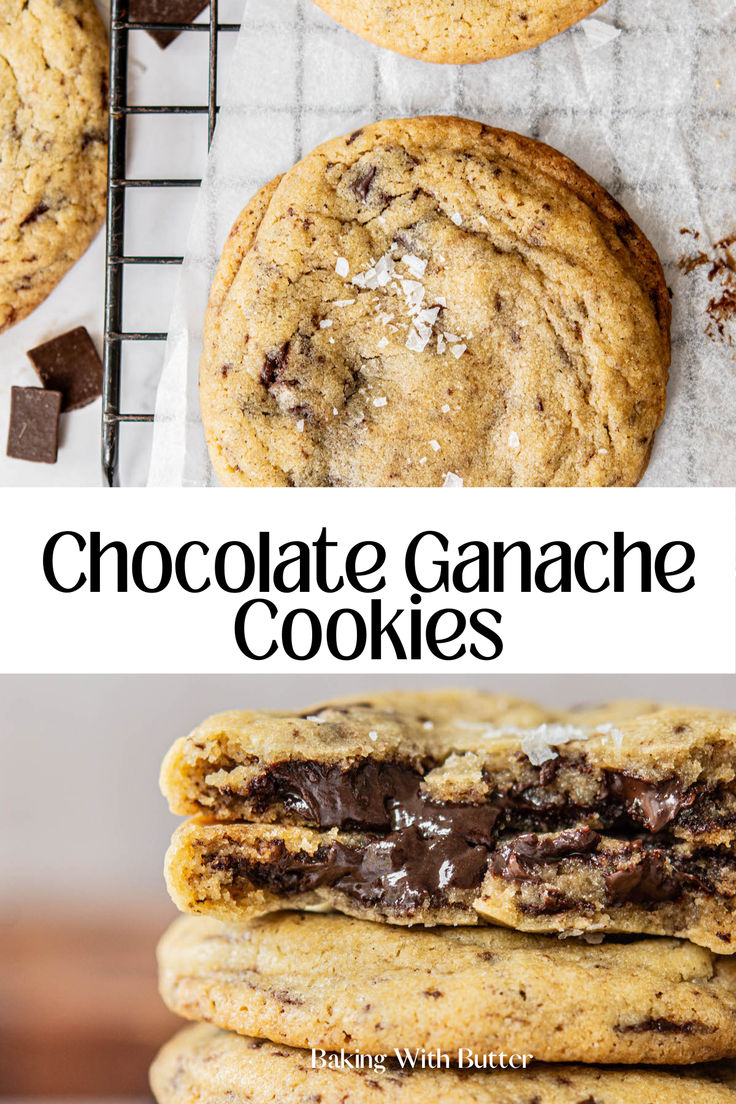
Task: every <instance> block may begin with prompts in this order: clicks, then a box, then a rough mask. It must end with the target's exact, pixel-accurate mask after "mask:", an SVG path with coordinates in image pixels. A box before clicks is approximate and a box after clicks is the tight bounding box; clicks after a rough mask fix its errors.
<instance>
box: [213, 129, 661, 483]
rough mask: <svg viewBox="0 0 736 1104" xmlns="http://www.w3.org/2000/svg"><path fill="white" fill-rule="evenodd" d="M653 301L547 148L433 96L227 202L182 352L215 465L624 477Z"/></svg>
mask: <svg viewBox="0 0 736 1104" xmlns="http://www.w3.org/2000/svg"><path fill="white" fill-rule="evenodd" d="M669 319H670V307H669V298H668V294H667V289H666V286H665V283H664V278H663V274H662V269H661V266H660V264H659V261H658V259H657V256H656V254H655V252H654V250H653V248H652V246H651V245H650V244H649V243H648V241H647V240H646V238H645V237H644V235H643V234H642V233H641V231H640V230H639V229H638V228H637V227H636V226H635V225H634V223H633V222H632V221H631V219H630V218H629V217H628V216H627V214H626V213H625V212H624V211H623V210H622V208H621V207H619V206H618V204H617V203H615V202H614V200H613V199H612V198H611V197H610V196H609V195H608V194H607V193H606V192H605V191H604V190H603V189H602V188H601V187H600V186H599V185H598V184H596V183H595V182H594V181H593V180H591V178H590V177H588V176H587V175H586V174H585V173H584V172H583V171H582V170H581V169H579V168H578V167H577V166H576V165H574V164H573V162H572V161H570V160H568V158H566V157H564V156H563V155H562V154H560V153H558V152H556V151H555V150H552V149H550V148H549V147H548V146H544V145H541V144H540V143H538V142H534V141H532V140H531V139H528V138H523V137H521V136H519V135H516V134H511V133H509V132H507V131H501V130H496V129H494V128H492V127H488V126H484V125H483V124H481V123H475V122H471V121H469V120H467V119H459V118H452V117H444V116H443V117H427V118H414V119H403V120H402V119H399V120H388V121H385V122H380V123H375V124H373V125H371V126H368V127H365V128H363V129H362V130H358V131H355V132H354V133H352V134H349V135H347V136H345V137H342V138H338V139H335V140H333V141H331V142H328V143H326V144H325V145H323V146H320V147H319V148H318V149H316V150H315V151H314V152H312V153H311V154H309V155H308V156H307V157H306V158H305V159H304V160H303V161H302V162H300V163H299V164H298V165H296V166H295V167H294V168H292V169H291V170H290V171H289V172H287V173H286V174H285V176H284V177H283V178H281V179H280V180H277V181H273V182H272V183H271V184H269V185H268V186H267V187H266V188H265V189H263V190H262V191H261V192H260V193H259V194H258V195H257V196H256V197H255V198H254V199H253V200H252V201H251V203H250V204H249V205H248V207H247V208H246V209H245V211H244V212H243V214H241V216H240V218H239V219H238V220H237V222H236V224H235V226H234V228H233V231H232V233H231V235H230V239H229V241H228V243H227V245H226V247H225V250H224V253H223V257H222V260H221V262H220V265H219V268H218V271H217V274H216V277H215V280H214V283H213V287H212V292H211V296H210V304H209V308H208V311H207V318H206V325H205V336H204V351H203V355H202V360H201V368H200V398H201V407H202V418H203V422H204V427H205V432H206V436H207V441H208V445H209V450H210V456H211V458H212V463H213V466H214V468H215V471H216V472H217V475H218V476H219V478H220V480H221V482H223V483H224V484H226V485H231V486H254V485H277V486H351V485H352V486H360V485H370V486H441V485H442V484H443V482H445V481H446V480H447V479H448V476H449V477H450V482H451V483H457V480H458V479H460V480H462V481H463V482H464V483H465V484H466V485H468V486H482V485H502V486H505V485H526V486H568V485H581V486H597V485H629V484H633V483H636V482H637V481H638V479H639V478H640V477H641V475H642V474H643V472H644V469H645V467H646V464H647V461H648V458H649V454H650V451H651V448H652V442H653V438H654V433H655V430H656V428H657V426H658V424H659V422H660V420H661V418H662V415H663V412H664V405H665V390H666V381H667V372H668V365H669Z"/></svg>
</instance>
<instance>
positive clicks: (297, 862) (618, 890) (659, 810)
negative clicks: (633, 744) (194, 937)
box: [211, 759, 697, 914]
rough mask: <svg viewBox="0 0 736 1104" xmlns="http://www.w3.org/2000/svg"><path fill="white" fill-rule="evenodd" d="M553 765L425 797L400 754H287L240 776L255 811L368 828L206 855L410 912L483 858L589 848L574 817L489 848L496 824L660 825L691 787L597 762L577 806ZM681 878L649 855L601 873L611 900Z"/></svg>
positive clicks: (498, 864) (258, 876) (517, 868)
mask: <svg viewBox="0 0 736 1104" xmlns="http://www.w3.org/2000/svg"><path fill="white" fill-rule="evenodd" d="M432 765H433V764H431V763H427V764H425V765H424V766H425V769H430V768H431V766H432ZM568 765H570V764H568ZM580 769H584V766H581V767H580ZM555 774H556V771H552V772H550V771H548V770H545V768H544V767H543V768H542V771H540V772H539V777H538V779H537V780H536V781H535V783H534V785H532V786H528V785H527V786H526V787H525V788H523V789H518V790H513V789H510V790H508V791H507V792H506V793H503V794H500V793H497V794H491V795H489V798H488V800H487V802H484V803H482V804H481V803H472V804H471V803H466V804H463V803H461V802H444V801H436V800H433V799H432V798H430V797H429V796H428V795H427V794H426V793H425V792H423V791H422V789H421V783H422V779H423V774H422V772H421V771H420V770H419V769H417V768H415V767H413V766H411V765H410V764H407V763H401V762H384V761H380V760H373V759H367V760H363V761H362V762H360V763H358V764H356V765H353V766H349V767H347V768H346V767H345V766H344V765H341V764H328V763H320V762H317V761H313V760H310V761H305V760H287V761H284V762H281V763H276V764H273V765H272V766H270V767H269V768H268V769H267V770H266V771H264V773H263V774H262V775H260V776H259V777H258V778H257V779H255V780H254V782H252V783H251V785H250V787H249V791H248V798H249V799H250V801H251V803H252V806H253V809H254V811H255V812H256V813H262V812H264V811H265V810H267V809H269V808H271V807H272V806H273V805H281V806H282V807H283V809H284V811H285V812H287V813H289V814H292V815H294V816H296V817H298V818H301V819H303V820H306V821H307V822H308V823H312V824H314V825H316V826H318V827H319V828H340V829H343V830H351V829H355V830H360V831H362V832H366V833H368V834H369V835H370V836H372V837H374V838H371V839H369V840H368V841H367V842H366V843H363V844H360V845H355V846H350V845H347V844H345V843H341V842H337V841H333V842H330V843H329V844H327V843H326V844H324V845H323V846H321V847H319V848H318V849H317V851H316V852H314V853H313V854H310V853H308V852H306V851H305V852H296V853H295V852H289V851H288V850H287V849H286V848H285V847H284V846H283V845H282V846H281V848H280V850H279V853H278V855H272V856H271V858H270V859H269V861H266V862H262V863H258V862H253V861H252V860H248V861H246V860H245V858H239V857H237V856H227V857H220V858H219V859H218V858H215V857H214V856H213V857H211V858H212V862H211V865H213V866H219V868H220V869H222V868H223V867H227V868H229V869H231V870H232V871H233V872H234V873H235V874H242V875H244V876H246V877H247V878H248V880H249V881H250V882H251V883H252V884H254V885H256V886H260V887H263V888H268V889H270V890H271V891H272V892H275V893H277V894H279V895H283V896H290V895H297V894H300V893H305V892H309V891H311V890H314V889H317V888H320V887H332V888H334V889H336V890H338V891H339V892H341V893H343V894H345V895H347V896H348V897H351V898H353V899H354V900H356V901H357V902H358V903H360V904H361V905H362V906H366V907H377V908H384V909H386V910H388V911H390V912H395V913H402V914H411V913H412V912H414V911H416V910H417V909H419V908H421V907H422V906H425V907H426V906H430V905H431V906H435V907H436V906H441V905H443V904H445V905H446V904H448V903H450V902H452V901H453V900H457V899H458V894H457V893H453V892H452V891H453V890H454V891H463V890H474V891H475V890H477V889H478V887H479V886H480V884H481V882H482V880H483V877H484V874H485V872H486V870H487V869H488V865H489V862H491V861H492V868H493V870H494V872H495V873H497V874H501V875H502V876H503V877H506V878H511V879H513V880H521V879H522V878H523V879H530V880H534V873H533V867H534V865H535V864H536V863H540V862H544V861H548V860H554V859H561V858H564V857H569V856H579V857H581V858H582V857H592V855H593V853H594V852H595V850H596V848H597V846H598V843H599V841H600V838H601V837H600V835H599V834H598V833H597V832H595V831H593V830H592V829H590V828H589V827H585V826H583V827H581V826H579V825H578V826H575V827H573V828H570V829H568V830H567V831H563V832H561V833H560V834H559V835H558V836H557V837H556V839H554V840H544V839H542V840H540V839H539V838H538V837H537V835H536V834H534V833H531V834H527V835H521V836H518V837H517V838H516V839H515V840H514V841H513V842H511V843H504V844H501V845H500V846H498V850H496V847H497V841H498V838H499V836H501V837H502V836H503V835H506V834H508V833H513V832H519V831H524V830H525V829H527V828H528V827H529V826H530V825H532V826H533V827H534V828H535V829H536V830H538V831H542V832H543V831H559V830H560V828H562V827H564V826H565V825H566V824H571V823H572V824H575V822H576V821H578V820H579V819H580V818H581V817H584V816H586V815H590V814H593V815H594V817H595V819H597V820H598V821H599V822H600V823H602V824H603V825H604V826H605V827H606V828H610V827H613V826H616V827H617V828H619V829H620V828H622V827H623V828H624V829H625V833H624V834H627V833H629V834H630V833H632V831H633V833H634V834H638V833H640V832H641V830H642V827H643V828H644V829H645V830H648V832H650V833H661V832H662V830H663V829H665V828H666V827H667V826H668V825H669V824H670V823H671V822H672V821H673V820H674V819H675V818H676V816H677V814H678V813H679V811H680V809H682V808H684V807H685V806H689V805H691V804H692V803H693V801H694V800H695V798H696V796H697V791H696V790H691V791H690V792H689V793H686V794H684V793H683V792H682V788H681V786H680V784H679V783H678V782H677V780H676V779H674V780H671V781H667V782H664V783H652V782H647V781H645V780H642V779H639V778H636V777H633V776H628V775H625V774H623V773H616V772H607V773H606V775H605V778H604V780H603V781H602V783H601V788H600V791H599V794H598V800H597V801H596V804H595V805H594V806H592V807H588V808H583V807H580V806H578V805H576V804H575V803H574V802H573V801H571V800H570V796H569V794H568V795H561V794H560V791H559V790H558V791H552V788H551V785H550V784H552V785H554V775H555ZM548 785H550V789H549V790H548V791H547V789H546V788H547V786H548ZM547 795H548V796H547ZM561 798H562V800H561ZM687 881H688V879H687V877H686V876H685V875H684V874H683V875H682V876H677V875H671V874H665V871H664V869H663V868H662V867H661V866H660V865H658V863H657V862H656V860H654V859H653V860H652V861H650V862H644V863H643V864H642V863H640V864H639V866H638V867H636V868H633V867H632V869H631V870H629V869H627V870H623V871H619V872H617V873H616V874H613V875H609V876H608V879H607V883H606V884H607V888H608V892H609V896H610V899H611V900H612V901H615V902H617V903H623V902H624V901H626V900H630V901H644V900H646V901H650V902H657V901H664V900H674V899H675V898H676V897H677V896H679V895H680V894H681V893H682V891H683V889H684V888H685V886H686V883H687ZM460 896H461V895H460ZM460 903H461V904H462V902H460ZM550 910H551V911H555V909H554V907H552V908H551V909H550Z"/></svg>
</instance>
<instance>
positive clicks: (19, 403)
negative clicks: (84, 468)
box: [6, 387, 61, 464]
mask: <svg viewBox="0 0 736 1104" xmlns="http://www.w3.org/2000/svg"><path fill="white" fill-rule="evenodd" d="M60 412H61V392H60V391H44V390H42V388H40V387H11V388H10V426H9V429H8V447H7V450H6V451H7V454H8V456H12V457H13V458H14V459H15V460H34V461H36V462H39V463H43V464H55V463H56V453H57V449H58V446H59V414H60Z"/></svg>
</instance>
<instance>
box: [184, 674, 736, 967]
mask: <svg viewBox="0 0 736 1104" xmlns="http://www.w3.org/2000/svg"><path fill="white" fill-rule="evenodd" d="M162 787H163V790H164V793H165V795H166V796H167V797H168V800H169V804H170V806H171V809H172V811H173V812H175V813H183V814H194V818H193V819H192V820H191V821H189V822H187V823H185V824H184V825H182V827H180V828H179V829H178V831H177V832H176V833H175V835H174V838H173V840H172V844H171V847H170V849H169V853H168V856H167V861H166V876H167V881H168V885H169V890H170V892H171V895H172V897H173V899H174V900H175V902H176V903H177V904H178V905H179V907H180V908H182V909H184V910H186V911H189V912H194V913H206V914H209V915H212V916H217V917H219V918H220V919H223V920H245V919H250V918H252V917H254V916H258V915H262V914H264V913H266V912H269V911H273V910H277V909H279V908H308V909H313V908H325V907H331V908H334V909H338V910H340V911H342V912H345V913H347V914H348V915H352V916H358V917H368V918H370V919H373V920H385V921H388V922H390V923H394V924H402V925H413V924H425V925H431V924H464V925H473V924H477V923H479V922H480V921H481V920H489V921H491V922H495V923H502V924H508V925H510V926H513V927H516V928H520V929H522V930H530V931H559V932H564V933H567V934H571V935H580V934H581V933H583V932H609V933H611V932H629V933H643V934H650V935H678V936H681V937H686V938H689V939H691V940H693V942H696V943H698V944H700V945H702V946H706V947H709V948H710V949H711V950H714V951H717V952H722V953H733V952H734V950H736V924H735V922H734V916H735V915H736V909H735V908H734V905H735V904H736V857H735V856H734V835H735V832H736V829H735V827H734V825H735V824H736V716H735V715H734V714H731V713H720V712H714V711H709V710H696V709H656V708H655V707H654V706H647V705H645V704H644V703H634V702H628V703H618V704H617V705H614V706H608V707H606V708H604V709H598V710H587V711H573V712H571V713H567V714H565V713H557V714H555V713H552V712H549V713H546V714H545V712H544V711H543V710H541V709H539V708H538V707H535V706H533V705H531V704H530V703H524V702H521V701H515V700H513V699H503V698H500V697H493V696H490V695H489V696H488V697H487V698H486V700H485V703H484V696H483V695H474V694H464V693H462V692H456V693H449V694H448V693H440V694H438V695H434V694H431V693H429V694H423V695H417V694H411V695H407V696H406V700H405V699H404V696H403V695H401V694H393V695H385V696H375V697H374V698H373V699H369V700H367V701H350V700H347V701H342V702H336V703H332V704H327V705H324V706H321V707H314V708H313V709H312V710H307V711H306V712H305V713H304V714H301V715H297V714H279V713H263V714H257V713H228V714H221V715H219V716H216V717H212V718H210V719H209V720H208V721H205V722H204V724H203V725H201V726H200V727H199V728H198V729H195V731H194V732H193V733H192V734H191V735H190V736H189V737H187V738H185V739H183V740H179V741H178V742H177V743H176V744H175V745H174V747H173V748H172V750H171V751H170V753H169V755H168V756H167V758H166V760H165V762H164V765H163V769H162Z"/></svg>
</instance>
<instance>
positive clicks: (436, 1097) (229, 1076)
mask: <svg viewBox="0 0 736 1104" xmlns="http://www.w3.org/2000/svg"><path fill="white" fill-rule="evenodd" d="M317 1060H319V1057H318V1059H317ZM382 1066H383V1068H378V1069H376V1068H373V1067H372V1066H371V1067H368V1066H365V1067H363V1068H359V1069H353V1068H350V1067H346V1068H344V1069H333V1068H320V1067H319V1066H317V1068H315V1067H314V1066H313V1064H312V1055H311V1053H310V1052H309V1051H307V1052H304V1051H302V1050H294V1049H292V1048H291V1047H285V1046H283V1045H278V1046H276V1045H274V1044H273V1043H269V1042H266V1041H264V1040H263V1039H253V1038H243V1037H242V1036H239V1035H234V1034H231V1033H230V1032H226V1031H219V1030H218V1029H217V1028H215V1027H210V1026H206V1025H203V1024H199V1025H197V1026H196V1027H188V1028H185V1029H184V1030H183V1031H180V1032H179V1034H178V1035H176V1036H175V1037H174V1038H173V1039H172V1040H171V1042H169V1043H167V1045H166V1046H165V1047H164V1048H163V1049H162V1050H161V1052H160V1053H159V1055H158V1057H157V1058H156V1060H155V1062H154V1063H153V1068H152V1069H151V1086H152V1088H153V1092H154V1095H155V1097H156V1100H157V1101H158V1104H192V1102H193V1101H196V1100H209V1101H215V1100H228V1101H231V1102H232V1104H246V1102H247V1104H273V1102H274V1101H275V1100H278V1101H280V1102H281V1104H304V1102H305V1101H308V1100H310V1101H314V1102H315V1104H316V1102H317V1101H320V1102H321V1104H375V1102H376V1100H381V1101H383V1102H384V1104H435V1102H436V1101H443V1102H444V1101H448V1102H449V1104H583V1102H584V1101H587V1102H588V1104H592V1102H595V1104H680V1101H682V1100H683V1099H685V1098H686V1099H687V1100H688V1101H690V1102H691V1104H734V1102H735V1101H736V1089H735V1088H734V1086H733V1083H732V1082H731V1081H730V1078H729V1071H728V1070H727V1069H725V1068H720V1067H715V1066H713V1067H706V1068H705V1069H703V1068H701V1067H695V1068H693V1069H685V1070H682V1071H680V1072H678V1071H674V1070H645V1069H631V1068H627V1069H597V1068H594V1067H585V1066H571V1065H567V1066H543V1065H537V1064H535V1065H534V1066H532V1067H531V1068H529V1069H526V1070H523V1071H518V1072H516V1071H512V1070H508V1069H496V1070H494V1071H493V1072H492V1073H491V1072H487V1073H486V1072H483V1073H478V1074H474V1075H472V1076H468V1074H467V1072H465V1073H462V1072H460V1071H458V1070H455V1069H429V1068H424V1069H421V1068H418V1067H417V1068H416V1069H413V1070H411V1069H407V1068H404V1069H402V1068H401V1066H400V1065H399V1064H398V1061H397V1060H396V1059H395V1058H394V1056H393V1055H389V1057H388V1059H387V1061H386V1062H385V1063H382Z"/></svg>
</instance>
